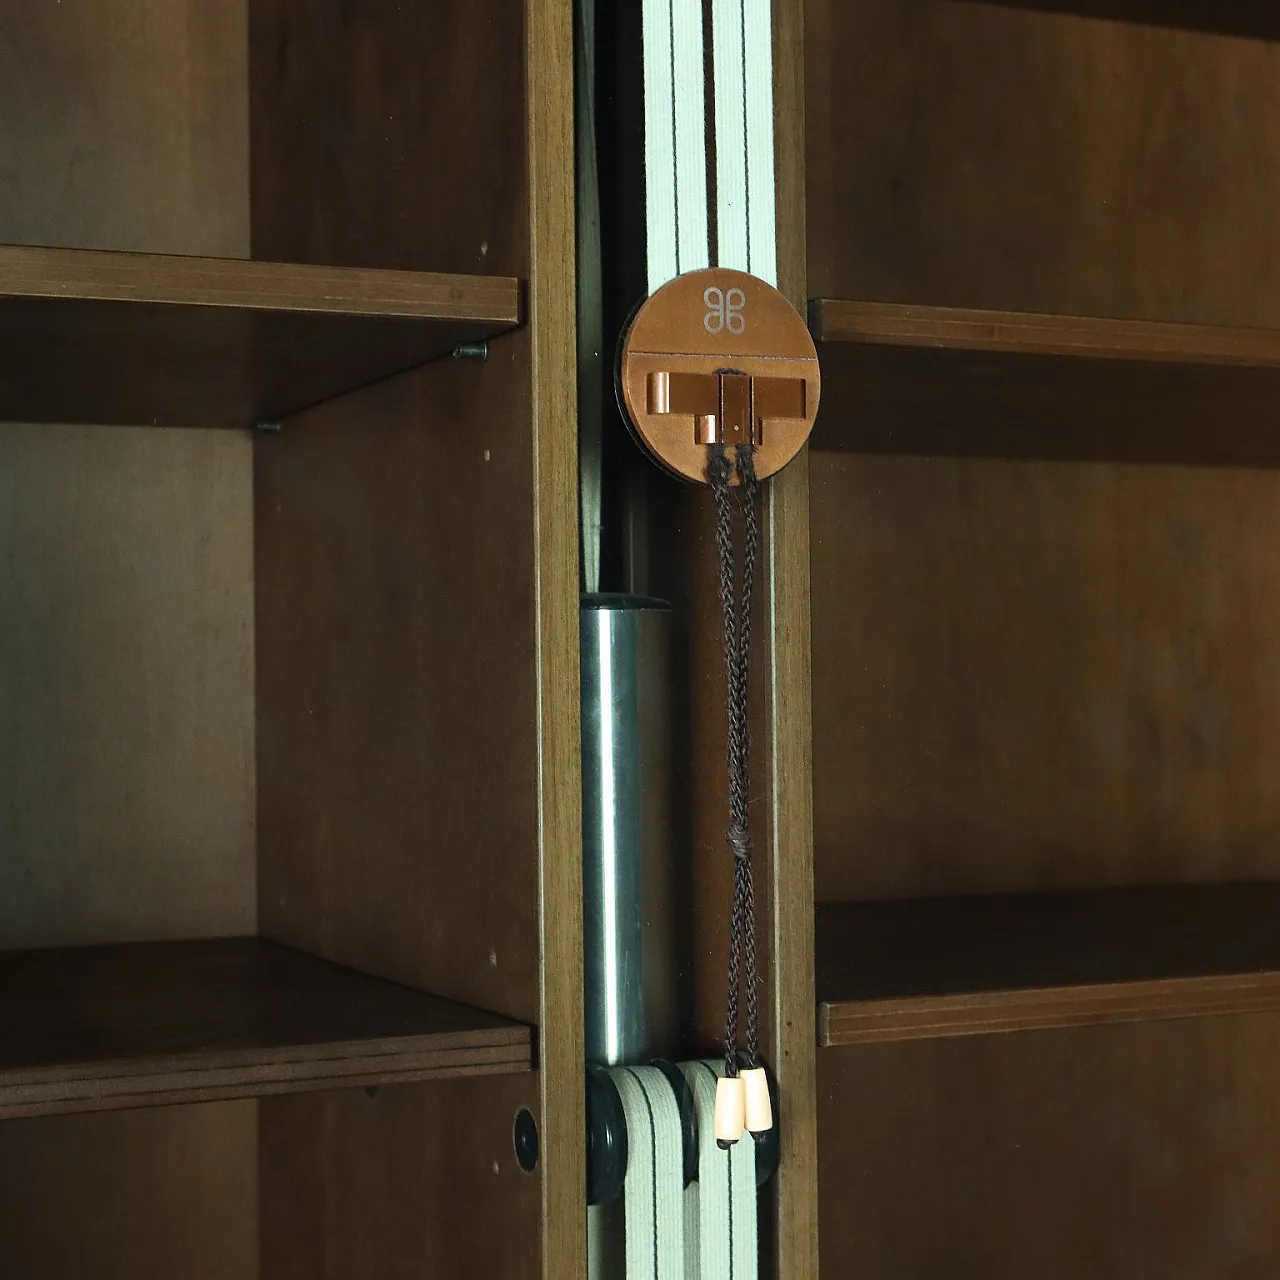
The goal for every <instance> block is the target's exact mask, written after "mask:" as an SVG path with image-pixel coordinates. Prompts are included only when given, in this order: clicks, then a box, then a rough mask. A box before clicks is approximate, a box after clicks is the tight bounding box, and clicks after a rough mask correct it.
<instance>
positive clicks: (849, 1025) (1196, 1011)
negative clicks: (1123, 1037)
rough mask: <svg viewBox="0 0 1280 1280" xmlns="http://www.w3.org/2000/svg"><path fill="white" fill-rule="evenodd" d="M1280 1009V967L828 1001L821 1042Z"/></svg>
mask: <svg viewBox="0 0 1280 1280" xmlns="http://www.w3.org/2000/svg"><path fill="white" fill-rule="evenodd" d="M1277 1010H1280V972H1266V973H1254V974H1229V975H1223V976H1214V977H1192V978H1160V979H1154V980H1151V981H1144V982H1117V983H1100V984H1092V985H1084V986H1068V987H1033V988H1024V989H1020V990H1005V991H985V992H966V993H964V994H962V995H948V996H920V997H914V998H906V999H891V1000H862V1001H857V1000H850V1001H836V1000H829V1001H823V1002H821V1003H820V1004H819V1006H818V1027H817V1030H818V1044H819V1047H821V1048H836V1047H841V1046H849V1045H866V1044H885V1043H891V1042H897V1041H904V1040H933V1039H948V1038H955V1037H959V1036H975V1035H1002V1034H1008V1033H1011V1032H1017V1031H1047V1030H1054V1029H1067V1028H1071V1027H1086V1026H1098V1025H1107V1024H1116V1023H1125V1022H1149V1021H1156V1020H1162V1019H1170V1018H1203V1017H1216V1016H1223V1015H1228V1014H1239V1013H1264V1012H1273V1011H1277Z"/></svg>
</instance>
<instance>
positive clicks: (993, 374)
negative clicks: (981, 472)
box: [810, 298, 1280, 464]
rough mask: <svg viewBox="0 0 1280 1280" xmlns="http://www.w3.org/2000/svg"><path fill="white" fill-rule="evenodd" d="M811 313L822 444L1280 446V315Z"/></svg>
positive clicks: (1248, 449) (1000, 451)
mask: <svg viewBox="0 0 1280 1280" xmlns="http://www.w3.org/2000/svg"><path fill="white" fill-rule="evenodd" d="M810 327H811V328H812V330H813V333H814V337H815V338H816V339H817V341H818V342H819V343H821V344H822V345H821V349H820V357H821V360H822V372H823V405H822V412H821V415H820V418H819V422H818V429H817V433H816V435H815V447H817V448H820V449H823V448H825V449H848V450H856V451H862V452H877V453H881V452H887V453H945V454H951V455H965V454H975V455H996V456H1014V457H1017V456H1032V457H1062V458H1117V459H1133V460H1162V459H1164V460H1169V461H1203V462H1224V463H1226V462H1232V463H1250V462H1252V463H1266V464H1272V463H1275V462H1277V461H1280V432H1278V431H1277V430H1276V427H1275V422H1276V417H1277V409H1280V332H1277V331H1275V330H1270V329H1232V328H1221V327H1214V326H1206V325H1181V324H1162V323H1156V322H1147V321H1136V320H1112V319H1103V318H1097V317H1086V316H1056V315H1037V314H1030V313H1020V312H1007V311H976V310H965V309H960V308H951V307H918V306H902V305H897V304H890V303H876V302H855V301H848V300H842V299H833V298H819V299H815V300H814V301H813V302H812V303H811V304H810ZM1226 422H1230V423H1231V424H1232V425H1231V428H1230V430H1225V429H1224V425H1223V424H1224V423H1226Z"/></svg>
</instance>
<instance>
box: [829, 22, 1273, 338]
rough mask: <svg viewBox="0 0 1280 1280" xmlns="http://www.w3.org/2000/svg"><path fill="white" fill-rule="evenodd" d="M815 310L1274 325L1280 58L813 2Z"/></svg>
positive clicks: (1121, 31)
mask: <svg viewBox="0 0 1280 1280" xmlns="http://www.w3.org/2000/svg"><path fill="white" fill-rule="evenodd" d="M807 12H808V32H807V42H806V48H807V50H808V53H807V56H806V63H805V70H806V96H807V137H808V147H807V176H808V183H807V185H808V227H809V292H810V296H824V297H837V298H838V297H848V298H865V299H871V300H878V301H888V302H928V303H936V304H941V305H953V306H975V307H997V308H1009V309H1014V310H1017V309H1022V310H1032V311H1061V312H1067V313H1075V314H1081V315H1103V316H1107V315H1115V316H1128V317H1136V318H1144V319H1152V320H1185V321H1199V322H1202V323H1206V324H1272V325H1274V324H1275V323H1277V318H1278V317H1280V261H1278V260H1277V257H1276V255H1275V254H1274V253H1272V252H1271V242H1272V238H1273V237H1272V228H1273V226H1274V217H1273V211H1274V209H1275V208H1276V206H1277V202H1278V201H1280V100H1278V99H1277V98H1276V95H1275V92H1274V85H1275V82H1276V77H1277V75H1278V74H1280V45H1277V44H1272V43H1267V42H1263V41H1251V40H1241V39H1237V38H1233V37H1229V36H1221V35H1213V34H1206V33H1204V32H1197V31H1189V30H1179V29H1175V28H1170V27H1157V26H1144V25H1138V24H1129V23H1119V22H1106V21H1100V20H1098V19H1096V18H1088V17H1078V16H1075V15H1071V14H1061V13H1045V12H1037V11H1034V10H1026V9H1021V8H1010V7H1004V6H999V5H989V4H974V3H967V2H960V0H922V3H919V4H913V5H911V6H910V7H909V8H908V7H904V6H902V5H900V4H895V3H893V0H808V8H807Z"/></svg>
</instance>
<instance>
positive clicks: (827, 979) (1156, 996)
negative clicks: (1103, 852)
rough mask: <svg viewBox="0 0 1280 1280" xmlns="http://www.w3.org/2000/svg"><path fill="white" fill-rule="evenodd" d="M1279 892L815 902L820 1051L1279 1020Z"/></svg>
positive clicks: (1243, 889) (1263, 888) (1240, 888)
mask: <svg viewBox="0 0 1280 1280" xmlns="http://www.w3.org/2000/svg"><path fill="white" fill-rule="evenodd" d="M1278 924H1280V885H1278V884H1231V885H1203V886H1200V885H1197V886H1179V887H1168V888H1151V889H1112V890H1097V891H1091V892H1082V893H1065V894H1034V895H1008V896H995V897H973V898H937V899H916V900H909V901H902V902H880V903H864V904H848V905H846V904H840V905H824V906H820V907H819V908H818V912H817V986H818V999H819V1002H820V1003H819V1009H818V1042H819V1044H821V1045H824V1046H833V1045H856V1044H875V1043H878V1042H883V1041H891V1040H919V1039H930V1038H937V1037H948V1036H968V1035H990V1034H994V1033H999V1032H1009V1031H1030V1030H1041V1029H1048V1028H1054V1027H1080V1026H1088V1025H1091V1024H1096V1023H1115V1022H1141V1021H1147V1020H1151V1019H1157V1018H1188V1017H1203V1016H1208V1015H1212V1014H1229V1013H1250V1012H1259V1011H1263V1010H1280V928H1277V925H1278Z"/></svg>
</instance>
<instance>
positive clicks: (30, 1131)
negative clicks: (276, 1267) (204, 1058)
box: [0, 1101, 260, 1280]
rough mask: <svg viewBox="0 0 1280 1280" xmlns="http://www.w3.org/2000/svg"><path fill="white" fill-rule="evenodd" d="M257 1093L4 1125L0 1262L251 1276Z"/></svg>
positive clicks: (69, 1269)
mask: <svg viewBox="0 0 1280 1280" xmlns="http://www.w3.org/2000/svg"><path fill="white" fill-rule="evenodd" d="M258 1223H259V1208H258V1105H257V1103H256V1102H253V1101H236V1102H213V1103H198V1104H195V1105H192V1106H184V1107H149V1108H143V1109H141V1110H137V1111H109V1112H101V1113H99V1114H93V1115H69V1116H42V1117H40V1118H39V1119H28V1120H12V1119H11V1120H6V1121H5V1122H4V1123H3V1124H0V1269H3V1271H4V1273H5V1274H6V1275H11V1276H48V1277H54V1276H57V1277H59V1280H168V1278H169V1277H172V1276H184V1277H191V1278H192V1280H227V1277H230V1276H234V1277H236V1280H257V1277H258V1276H259V1274H260V1272H259V1266H258V1256H259V1246H258Z"/></svg>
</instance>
